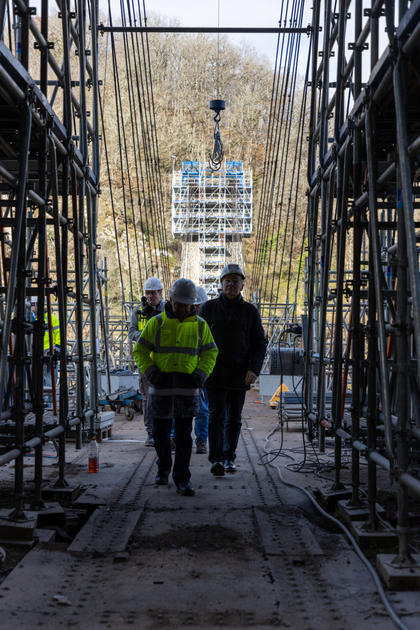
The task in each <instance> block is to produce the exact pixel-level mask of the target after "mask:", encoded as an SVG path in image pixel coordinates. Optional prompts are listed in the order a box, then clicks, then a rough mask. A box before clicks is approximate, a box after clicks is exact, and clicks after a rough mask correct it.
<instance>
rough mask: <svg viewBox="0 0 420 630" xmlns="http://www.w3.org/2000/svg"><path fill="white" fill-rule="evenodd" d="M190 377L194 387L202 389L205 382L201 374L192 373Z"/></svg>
mask: <svg viewBox="0 0 420 630" xmlns="http://www.w3.org/2000/svg"><path fill="white" fill-rule="evenodd" d="M191 376H192V380H193V383H194V385H195V387H198V388H200V387H203V385H204V381H205V378H204V375H203V374H200V373H199V372H193V373H192V374H191Z"/></svg>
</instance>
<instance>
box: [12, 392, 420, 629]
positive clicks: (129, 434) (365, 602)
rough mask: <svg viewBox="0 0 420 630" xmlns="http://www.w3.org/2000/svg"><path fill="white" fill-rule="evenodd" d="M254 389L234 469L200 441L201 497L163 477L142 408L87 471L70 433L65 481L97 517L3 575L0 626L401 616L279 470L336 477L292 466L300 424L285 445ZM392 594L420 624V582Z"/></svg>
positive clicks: (320, 624)
mask: <svg viewBox="0 0 420 630" xmlns="http://www.w3.org/2000/svg"><path fill="white" fill-rule="evenodd" d="M256 398H257V395H256V394H255V393H253V392H251V393H250V394H249V395H248V397H247V402H246V406H245V410H244V425H243V430H242V435H241V439H240V445H239V449H238V459H237V464H238V471H237V473H236V474H234V475H229V476H225V477H222V478H214V477H213V476H212V475H211V474H210V473H209V467H210V465H209V462H208V460H207V456H206V455H197V454H195V453H194V454H193V456H192V482H193V485H194V487H195V488H196V491H197V494H196V496H194V497H181V496H179V495H178V494H176V492H175V487H174V485H173V482H171V483H170V484H169V486H168V487H157V486H155V485H154V477H155V472H156V467H155V463H154V460H155V456H154V450H153V449H150V448H146V447H145V446H144V439H145V431H144V426H143V418H142V416H138V415H137V416H136V417H135V419H134V420H133V421H132V422H129V421H127V420H126V419H125V418H124V417H123V416H118V417H117V421H116V424H115V425H114V432H113V436H112V439H110V440H107V441H104V442H103V443H102V444H101V446H100V472H99V473H98V474H94V475H92V474H91V475H89V474H88V472H87V450H86V449H83V450H82V451H79V452H77V451H75V450H73V448H72V447H71V446H70V448H69V450H68V459H69V462H70V463H69V468H68V473H67V480H68V481H69V482H70V483H71V484H78V483H80V484H82V486H84V487H85V489H86V490H85V493H84V494H83V495H82V496H81V497H80V499H79V501H78V505H79V506H84V507H85V508H86V510H89V509H90V510H91V511H92V516H91V517H90V519H89V520H88V521H87V522H86V524H85V525H84V526H83V528H82V529H81V530H80V531H79V533H78V534H77V536H76V538H75V539H74V540H73V542H72V543H71V544H70V545H68V544H65V543H52V544H50V545H47V544H43V545H37V546H36V547H35V548H34V549H32V550H31V551H29V552H28V553H27V554H26V555H25V556H24V557H23V559H22V560H21V561H20V562H19V563H18V565H17V566H16V568H15V569H14V570H13V571H12V572H11V573H10V574H9V575H8V576H7V578H6V579H5V580H4V581H3V582H2V584H1V585H0V615H1V627H2V628H5V629H7V630H9V629H10V630H14V629H15V628H16V629H17V628H19V629H20V630H26V629H28V630H29V629H31V630H32V629H34V628H38V627H39V628H43V629H50V628H51V629H56V628H81V629H85V628H86V629H87V630H96V629H99V628H112V629H119V628H122V629H125V628H138V629H139V630H156V629H168V630H169V629H171V630H177V629H180V628H194V629H199V630H201V629H202V630H213V629H216V628H229V629H230V630H243V629H245V628H254V629H258V630H268V629H271V628H296V629H297V630H318V629H319V630H329V629H331V630H347V629H348V630H350V629H354V628H357V629H359V628H360V629H363V630H365V629H366V630H370V629H373V628H377V627H378V626H379V625H380V627H381V630H390V629H391V628H393V627H394V625H393V623H392V622H391V620H390V618H389V617H388V615H387V613H386V611H385V608H384V606H383V604H382V602H381V601H380V598H379V596H378V594H377V592H376V589H375V586H374V583H373V581H372V579H371V577H370V576H369V574H368V573H367V571H366V569H365V567H364V566H363V565H362V563H361V562H360V560H359V559H358V558H357V556H356V555H355V553H354V551H353V550H352V549H351V548H350V545H349V544H348V543H347V542H346V540H345V539H344V538H343V536H342V535H341V534H338V533H335V532H334V531H333V529H332V528H331V527H330V526H328V525H326V523H325V522H324V521H323V520H322V519H321V518H320V516H319V515H318V513H317V512H316V511H315V510H314V508H313V507H312V505H311V503H310V501H309V500H308V498H307V497H306V496H305V495H304V494H303V493H301V492H299V491H298V490H295V489H292V488H290V487H286V486H285V485H284V484H283V483H282V482H281V480H280V477H279V474H278V470H277V468H276V466H278V467H279V468H280V469H281V473H282V475H284V476H285V477H287V478H288V479H289V480H293V481H294V482H297V483H299V484H301V485H303V486H308V485H313V484H314V480H316V483H317V484H318V485H321V486H323V487H327V486H328V484H329V481H328V479H323V478H321V477H316V478H315V477H314V475H313V474H312V471H311V469H310V466H308V467H307V468H305V467H303V468H302V471H303V472H301V473H297V472H294V471H293V470H291V469H290V464H292V468H293V465H294V464H296V463H298V462H301V460H302V458H303V453H302V436H301V434H300V433H299V431H298V430H297V429H298V426H299V425H298V424H296V426H294V427H290V431H289V432H288V433H285V434H284V441H283V447H282V451H281V456H279V457H276V454H277V452H278V450H279V448H280V445H281V436H280V433H278V432H275V433H274V434H273V435H272V436H271V437H270V438H269V439H266V438H267V436H268V434H269V433H270V431H272V430H273V429H274V428H275V425H276V422H277V418H276V412H275V411H273V410H271V409H270V408H269V407H268V406H265V405H261V404H256V403H255V402H254V400H255V399H256ZM264 448H266V449H267V451H269V453H270V454H269V455H268V456H266V455H264ZM310 455H311V456H313V453H310ZM323 457H324V459H325V465H326V468H327V467H328V461H330V460H329V456H328V454H327V455H325V456H323ZM268 460H274V461H272V464H271V465H264V462H267V461H268ZM308 461H309V460H308ZM309 463H310V462H309ZM54 466H55V464H54V462H53V461H51V463H50V471H49V474H50V475H51V478H53V477H54V475H55V469H54ZM287 466H289V468H287ZM28 467H29V470H28V476H29V475H30V474H31V469H30V467H31V463H30V462H29V463H28ZM3 472H4V473H5V475H6V476H7V469H5V470H4V471H3ZM330 474H331V473H330ZM327 476H328V475H327ZM390 599H391V601H392V603H393V604H394V605H395V607H396V610H397V611H398V612H399V613H400V614H401V616H402V619H403V621H404V623H405V624H406V626H407V628H409V629H413V630H414V628H418V627H419V626H420V604H419V598H418V593H399V592H391V593H390Z"/></svg>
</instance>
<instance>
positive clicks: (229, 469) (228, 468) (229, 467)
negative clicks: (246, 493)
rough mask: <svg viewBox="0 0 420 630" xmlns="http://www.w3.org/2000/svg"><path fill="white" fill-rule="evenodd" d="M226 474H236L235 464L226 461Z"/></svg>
mask: <svg viewBox="0 0 420 630" xmlns="http://www.w3.org/2000/svg"><path fill="white" fill-rule="evenodd" d="M225 472H227V473H231V474H232V473H235V472H236V466H235V462H233V461H231V460H226V461H225Z"/></svg>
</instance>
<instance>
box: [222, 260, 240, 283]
mask: <svg viewBox="0 0 420 630" xmlns="http://www.w3.org/2000/svg"><path fill="white" fill-rule="evenodd" d="M231 273H236V274H237V275H238V276H242V278H243V279H244V280H245V274H244V272H243V271H242V267H241V266H240V265H237V264H236V263H229V264H228V265H226V267H223V270H222V273H221V274H220V282H221V281H222V280H223V278H224V277H225V276H229V275H230V274H231Z"/></svg>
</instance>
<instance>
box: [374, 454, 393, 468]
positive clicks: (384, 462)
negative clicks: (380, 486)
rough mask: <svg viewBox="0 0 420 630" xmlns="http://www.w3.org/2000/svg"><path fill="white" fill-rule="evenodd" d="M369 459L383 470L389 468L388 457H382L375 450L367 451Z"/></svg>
mask: <svg viewBox="0 0 420 630" xmlns="http://www.w3.org/2000/svg"><path fill="white" fill-rule="evenodd" d="M369 459H371V460H372V461H373V462H375V464H378V466H380V467H381V468H384V469H385V470H388V471H389V470H391V464H390V463H389V459H387V458H386V457H384V456H383V455H379V453H377V452H376V451H371V452H370V453H369Z"/></svg>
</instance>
